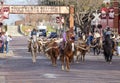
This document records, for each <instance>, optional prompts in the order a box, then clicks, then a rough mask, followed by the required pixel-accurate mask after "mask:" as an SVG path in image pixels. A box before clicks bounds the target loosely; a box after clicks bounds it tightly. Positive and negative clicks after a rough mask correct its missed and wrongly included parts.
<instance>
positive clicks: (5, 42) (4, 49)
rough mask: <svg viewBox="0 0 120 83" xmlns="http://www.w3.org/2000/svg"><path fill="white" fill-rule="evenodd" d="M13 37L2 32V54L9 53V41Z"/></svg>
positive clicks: (0, 40)
mask: <svg viewBox="0 0 120 83" xmlns="http://www.w3.org/2000/svg"><path fill="white" fill-rule="evenodd" d="M10 40H12V37H11V36H10V35H8V33H7V32H0V53H4V52H6V53H8V52H9V41H10Z"/></svg>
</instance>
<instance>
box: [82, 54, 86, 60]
mask: <svg viewBox="0 0 120 83" xmlns="http://www.w3.org/2000/svg"><path fill="white" fill-rule="evenodd" d="M82 61H83V62H85V54H83V56H82Z"/></svg>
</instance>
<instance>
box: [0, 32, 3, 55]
mask: <svg viewBox="0 0 120 83" xmlns="http://www.w3.org/2000/svg"><path fill="white" fill-rule="evenodd" d="M0 53H4V38H3V35H2V32H1V33H0Z"/></svg>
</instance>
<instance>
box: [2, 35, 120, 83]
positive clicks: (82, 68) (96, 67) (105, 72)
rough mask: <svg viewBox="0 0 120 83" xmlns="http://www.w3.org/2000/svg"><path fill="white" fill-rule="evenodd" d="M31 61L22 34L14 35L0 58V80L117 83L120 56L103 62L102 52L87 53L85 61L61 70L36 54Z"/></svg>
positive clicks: (5, 82) (119, 80)
mask: <svg viewBox="0 0 120 83" xmlns="http://www.w3.org/2000/svg"><path fill="white" fill-rule="evenodd" d="M1 56H2V55H1ZM37 58H38V59H37V63H36V64H33V63H32V60H31V56H30V53H28V52H27V40H26V38H25V37H14V38H13V41H11V43H10V53H9V54H8V55H7V56H6V57H3V58H0V83H120V57H119V56H114V57H113V63H112V64H108V63H105V61H104V58H103V56H102V55H99V56H93V55H92V53H91V54H87V56H86V61H85V62H84V63H73V64H72V65H71V70H70V72H66V71H62V70H61V66H60V61H58V65H57V67H53V66H51V62H50V60H48V59H47V58H46V57H45V56H44V55H42V54H39V53H38V57H37Z"/></svg>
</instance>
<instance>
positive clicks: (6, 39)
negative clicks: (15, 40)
mask: <svg viewBox="0 0 120 83" xmlns="http://www.w3.org/2000/svg"><path fill="white" fill-rule="evenodd" d="M11 40H12V37H11V36H10V35H8V33H7V32H5V46H6V53H8V52H9V41H11Z"/></svg>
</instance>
